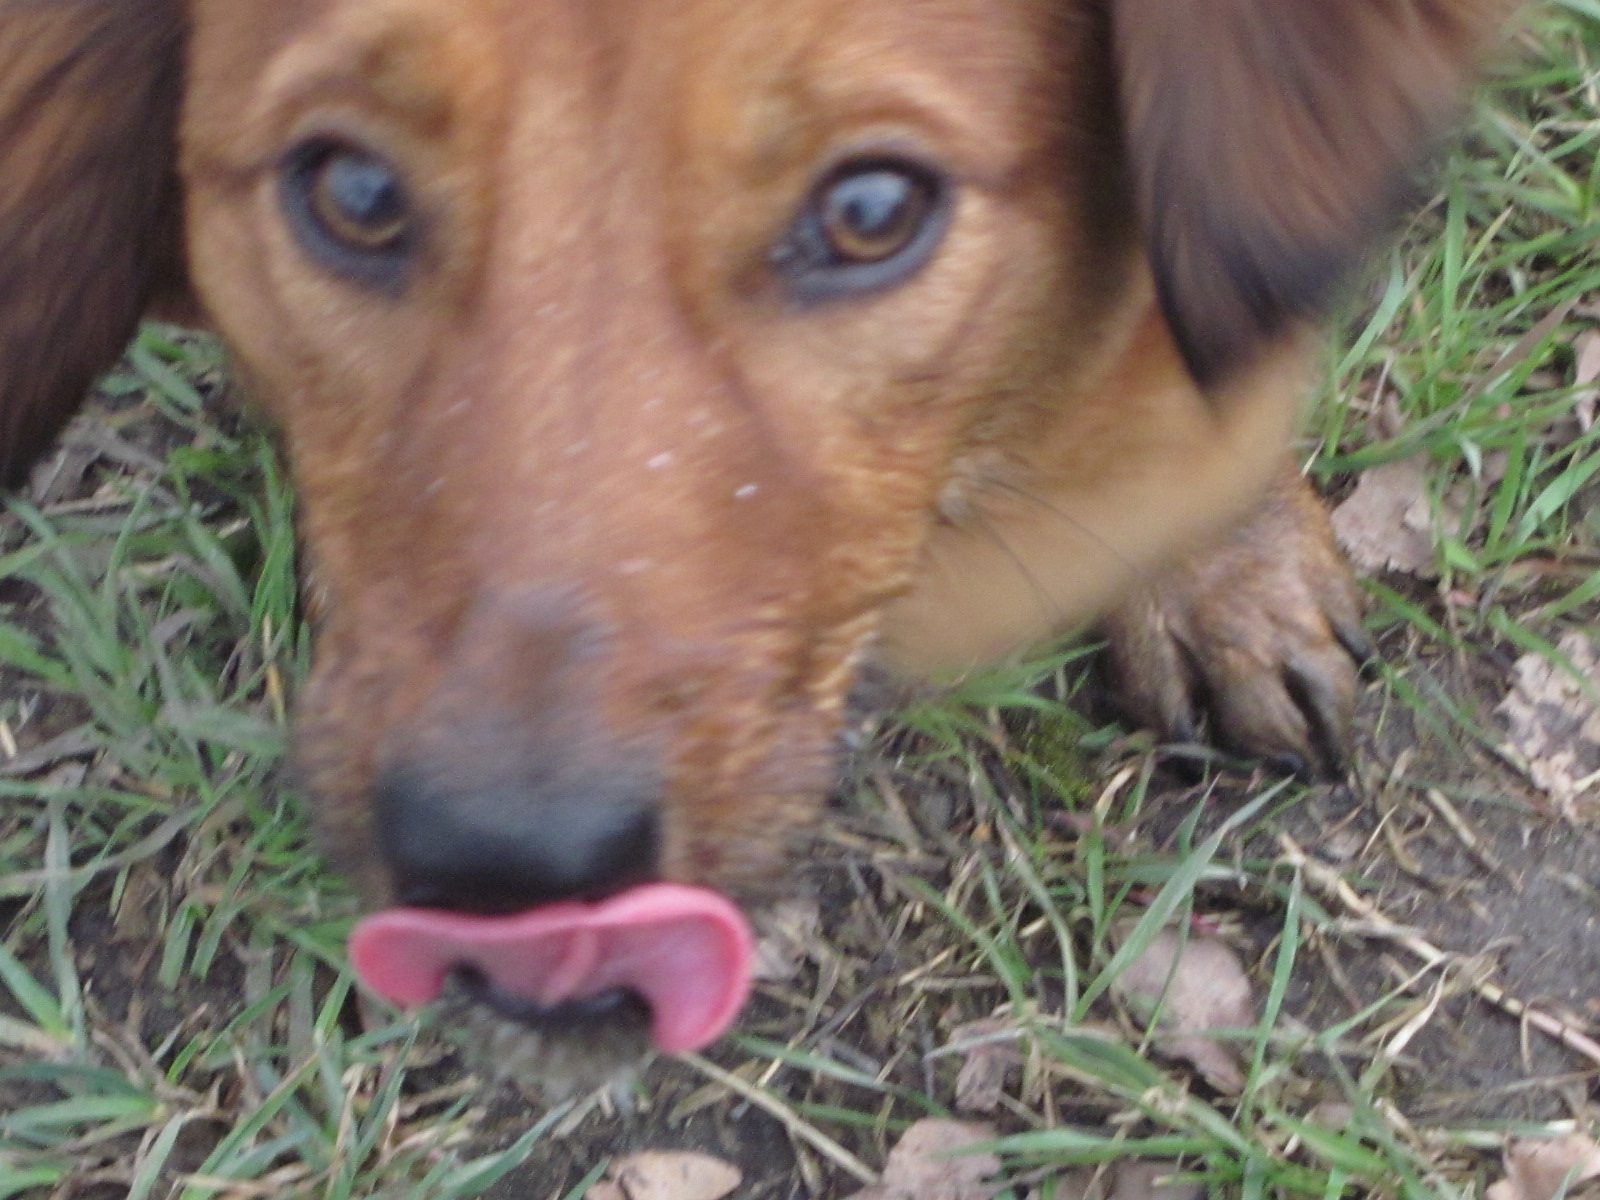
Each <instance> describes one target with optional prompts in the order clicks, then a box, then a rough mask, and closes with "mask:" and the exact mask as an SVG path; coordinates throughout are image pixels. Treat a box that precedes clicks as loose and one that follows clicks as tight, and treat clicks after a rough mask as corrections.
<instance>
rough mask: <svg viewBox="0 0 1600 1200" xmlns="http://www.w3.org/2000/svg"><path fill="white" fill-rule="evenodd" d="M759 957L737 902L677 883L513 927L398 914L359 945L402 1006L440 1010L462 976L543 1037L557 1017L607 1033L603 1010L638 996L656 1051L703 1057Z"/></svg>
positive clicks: (368, 979) (369, 926)
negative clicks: (436, 1004) (448, 988)
mask: <svg viewBox="0 0 1600 1200" xmlns="http://www.w3.org/2000/svg"><path fill="white" fill-rule="evenodd" d="M753 954H754V938H753V936H752V934H751V932H750V926H749V923H748V921H746V920H745V918H744V915H743V914H742V913H741V912H740V911H739V909H738V908H737V907H736V906H735V905H734V904H733V902H732V901H730V900H728V899H727V898H726V897H724V896H722V895H720V894H719V893H716V892H713V891H710V890H708V889H706V888H696V887H687V886H683V885H679V884H645V885H642V886H639V887H635V888H632V889H630V890H628V891H625V892H622V893H620V894H618V895H616V896H613V897H611V898H609V899H607V900H604V901H601V902H599V903H595V904H586V903H580V902H576V901H568V902H564V903H560V904H552V905H547V906H544V907H542V908H536V909H532V910H530V911H528V912H523V913H517V914H513V915H511V916H481V915H478V916H474V915H468V914H463V913H455V912H442V911H437V910H432V909H415V908H398V909H388V910H386V911H384V912H380V913H376V914H374V915H372V916H370V917H367V918H366V919H364V920H363V921H361V922H360V923H358V924H357V926H356V928H355V930H354V931H353V932H352V933H351V936H350V960H351V963H352V965H353V966H354V967H355V970H356V974H357V976H358V977H360V979H361V980H362V981H363V982H364V983H365V984H366V985H367V986H368V987H369V988H371V989H372V990H373V991H375V992H377V993H378V994H379V995H380V996H383V997H384V998H385V999H387V1000H389V1001H391V1002H393V1003H395V1004H397V1005H399V1006H401V1007H414V1006H416V1005H420V1004H426V1003H428V1002H430V1001H432V1000H434V999H436V998H437V997H438V995H439V993H440V991H441V990H442V989H443V987H444V985H445V982H446V980H447V979H449V978H450V977H451V976H452V975H455V976H456V977H457V978H461V977H462V974H463V972H465V975H466V979H467V981H468V985H469V987H468V990H469V992H470V991H471V990H472V989H473V988H477V989H478V990H479V991H480V993H481V994H482V995H483V997H484V998H485V999H486V1000H487V1001H488V1003H489V1005H490V1007H492V1008H494V1009H496V1010H497V1011H499V1012H501V1013H502V1014H503V1015H507V1016H511V1017H512V1018H513V1019H517V1020H522V1021H524V1022H525V1023H531V1024H534V1025H536V1026H538V1027H541V1028H548V1027H550V1024H551V1022H552V1020H554V1019H556V1018H559V1021H560V1022H561V1023H565V1022H567V1021H569V1020H571V1021H575V1022H578V1023H581V1024H586V1025H594V1024H604V1023H605V1021H606V1019H607V1018H606V1016H605V1014H604V1012H603V1011H602V1010H604V1009H605V1008H606V1007H607V1006H609V1005H615V1004H619V1003H622V1002H623V1001H622V1000H621V999H620V998H618V996H617V994H619V993H620V995H621V997H626V995H627V994H628V993H634V994H636V996H637V997H638V998H639V999H640V1000H641V1001H642V1002H643V1004H644V1005H645V1006H646V1007H647V1008H648V1010H649V1014H650V1030H651V1040H652V1041H653V1042H654V1043H655V1045H656V1047H657V1048H658V1049H660V1050H661V1051H663V1052H664V1053H669V1054H678V1053H684V1052H687V1051H690V1050H698V1049H701V1048H702V1047H704V1046H707V1045H709V1044H710V1043H711V1042H713V1041H715V1040H716V1039H717V1038H718V1037H720V1036H721V1035H722V1034H723V1032H725V1031H726V1030H727V1028H728V1027H729V1026H730V1025H732V1024H733V1021H734V1019H735V1018H736V1017H737V1016H738V1014H739V1011H740V1009H742V1008H743V1007H744V1002H745V1000H746V999H747V998H748V996H749V992H750V985H751V960H752V957H753ZM479 980H481V982H477V981H479ZM613 1015H615V1014H614V1013H613Z"/></svg>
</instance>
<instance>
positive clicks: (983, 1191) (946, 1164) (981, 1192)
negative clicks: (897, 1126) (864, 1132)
mask: <svg viewBox="0 0 1600 1200" xmlns="http://www.w3.org/2000/svg"><path fill="white" fill-rule="evenodd" d="M993 1137H994V1130H993V1129H991V1128H990V1127H989V1126H987V1125H977V1124H973V1123H970V1122H966V1121H941V1120H938V1119H937V1118H932V1117H930V1118H928V1119H927V1120H925V1121H918V1122H917V1123H916V1124H915V1125H913V1126H911V1128H910V1129H907V1130H906V1131H905V1133H904V1134H903V1135H902V1136H901V1138H900V1142H899V1144H898V1145H897V1146H895V1148H894V1149H893V1150H891V1151H889V1161H888V1162H887V1163H885V1164H884V1167H883V1179H882V1180H881V1181H880V1182H879V1183H878V1186H877V1187H872V1188H868V1189H867V1190H866V1191H864V1192H857V1193H856V1194H855V1195H854V1196H852V1197H851V1198H850V1200H993V1197H994V1196H995V1195H996V1194H997V1193H998V1192H999V1191H1000V1187H1001V1185H1000V1184H998V1183H986V1182H985V1180H987V1179H989V1178H990V1177H991V1176H993V1175H997V1174H999V1172H1000V1160H999V1159H998V1158H996V1157H995V1156H994V1155H993V1154H963V1153H961V1151H963V1150H966V1149H968V1148H969V1147H972V1146H977V1145H981V1144H982V1143H984V1142H987V1141H990V1140H991V1139H993Z"/></svg>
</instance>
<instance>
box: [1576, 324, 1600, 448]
mask: <svg viewBox="0 0 1600 1200" xmlns="http://www.w3.org/2000/svg"><path fill="white" fill-rule="evenodd" d="M1572 354H1573V358H1574V359H1575V360H1576V361H1575V365H1574V367H1573V371H1572V386H1573V387H1575V388H1577V389H1578V391H1577V394H1576V397H1575V399H1576V403H1575V405H1574V408H1573V411H1574V412H1575V413H1576V414H1577V417H1578V426H1579V428H1581V429H1582V430H1583V431H1584V432H1585V433H1588V432H1589V430H1591V429H1593V428H1594V418H1595V407H1596V405H1597V404H1600V387H1597V386H1595V385H1596V384H1600V329H1586V330H1584V331H1583V332H1582V333H1580V334H1579V335H1578V336H1577V339H1576V340H1575V341H1574V342H1573V343H1572Z"/></svg>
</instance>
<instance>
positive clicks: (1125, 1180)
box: [1055, 1162, 1205, 1200]
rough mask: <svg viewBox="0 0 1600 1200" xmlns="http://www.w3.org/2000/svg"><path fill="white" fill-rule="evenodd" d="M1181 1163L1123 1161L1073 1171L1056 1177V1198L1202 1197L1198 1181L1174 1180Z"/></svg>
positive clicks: (1151, 1199)
mask: <svg viewBox="0 0 1600 1200" xmlns="http://www.w3.org/2000/svg"><path fill="white" fill-rule="evenodd" d="M1181 1170H1182V1168H1181V1167H1179V1166H1178V1164H1177V1163H1170V1162H1121V1163H1113V1164H1111V1165H1109V1166H1105V1167H1101V1168H1098V1169H1083V1170H1078V1171H1073V1172H1071V1173H1070V1174H1068V1175H1065V1176H1062V1177H1061V1178H1059V1179H1057V1180H1055V1197H1056V1200H1200V1198H1201V1197H1202V1196H1204V1195H1205V1189H1204V1188H1203V1187H1202V1186H1201V1185H1200V1184H1198V1183H1171V1182H1169V1180H1170V1178H1171V1177H1172V1176H1173V1175H1176V1174H1178V1173H1179V1171H1181Z"/></svg>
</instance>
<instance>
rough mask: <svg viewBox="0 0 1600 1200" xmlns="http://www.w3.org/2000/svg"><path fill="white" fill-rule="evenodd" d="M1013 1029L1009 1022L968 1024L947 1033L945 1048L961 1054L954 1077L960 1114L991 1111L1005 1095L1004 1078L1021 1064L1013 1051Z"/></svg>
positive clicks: (1014, 1045) (1020, 1058) (994, 1020)
mask: <svg viewBox="0 0 1600 1200" xmlns="http://www.w3.org/2000/svg"><path fill="white" fill-rule="evenodd" d="M1016 1033H1017V1027H1016V1025H1015V1023H1013V1022H1011V1021H1004V1020H999V1019H990V1020H987V1021H969V1022H968V1023H967V1024H965V1025H960V1026H957V1027H956V1028H955V1029H952V1030H951V1031H950V1040H949V1042H947V1043H946V1048H947V1049H954V1050H955V1051H956V1052H957V1053H959V1054H961V1055H962V1062H961V1070H960V1072H958V1073H957V1075H956V1108H957V1109H958V1110H959V1111H961V1112H974V1113H976V1112H984V1113H988V1112H993V1111H994V1110H995V1109H997V1108H999V1107H1000V1097H1001V1096H1003V1095H1005V1090H1006V1076H1007V1075H1009V1074H1010V1073H1011V1071H1012V1069H1013V1068H1015V1067H1017V1066H1019V1065H1020V1064H1021V1062H1022V1056H1021V1055H1020V1054H1019V1053H1018V1052H1017V1046H1016Z"/></svg>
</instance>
